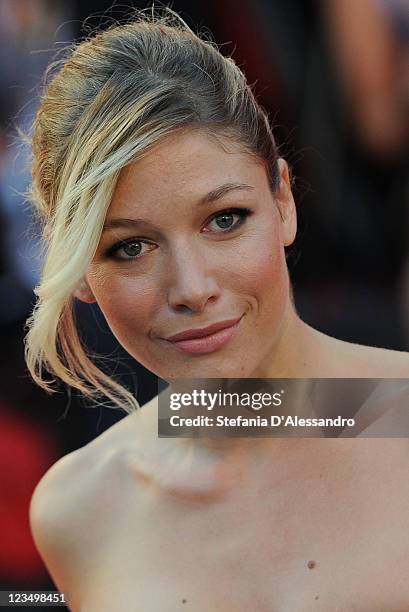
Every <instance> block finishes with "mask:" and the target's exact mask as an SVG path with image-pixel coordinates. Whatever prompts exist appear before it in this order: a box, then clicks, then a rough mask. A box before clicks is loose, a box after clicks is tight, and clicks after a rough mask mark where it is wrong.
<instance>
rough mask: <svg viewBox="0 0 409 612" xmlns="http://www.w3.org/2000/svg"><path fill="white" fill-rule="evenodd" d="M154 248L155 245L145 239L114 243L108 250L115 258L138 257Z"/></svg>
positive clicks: (129, 258)
mask: <svg viewBox="0 0 409 612" xmlns="http://www.w3.org/2000/svg"><path fill="white" fill-rule="evenodd" d="M149 247H150V248H149ZM153 248H155V245H153V244H150V243H148V242H144V241H143V240H127V241H121V242H119V243H117V244H114V246H113V247H111V248H110V249H109V250H108V255H111V256H112V257H114V259H122V260H131V259H138V258H139V257H140V256H141V255H143V254H144V253H145V252H147V251H150V250H152V249H153Z"/></svg>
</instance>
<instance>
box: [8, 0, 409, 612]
mask: <svg viewBox="0 0 409 612" xmlns="http://www.w3.org/2000/svg"><path fill="white" fill-rule="evenodd" d="M149 5H150V2H136V1H133V2H124V1H123V0H122V1H121V2H120V3H119V2H117V3H115V4H113V3H112V0H111V2H105V1H104V0H93V1H90V0H81V2H80V1H79V0H78V1H74V0H64V1H59V0H0V292H1V293H0V295H1V300H0V328H1V336H0V337H1V346H2V350H1V353H0V360H1V366H0V380H1V382H0V544H1V545H0V588H1V589H2V590H13V589H14V590H15V589H19V590H22V589H47V588H48V589H54V586H53V584H52V582H51V580H50V578H49V577H48V574H47V572H46V570H45V568H44V566H43V564H42V562H41V560H40V558H39V556H38V554H37V553H36V550H35V547H34V544H33V542H32V540H31V536H30V532H29V525H28V504H29V500H30V497H31V494H32V491H33V489H34V487H35V485H36V483H37V482H38V480H39V479H40V478H41V476H42V474H43V473H44V472H45V471H46V470H47V468H48V467H49V466H50V465H51V464H52V463H54V462H55V461H56V460H57V459H58V458H59V457H60V456H62V455H64V454H66V453H68V452H70V451H72V450H74V449H76V448H78V447H80V446H82V445H84V444H86V443H87V442H88V441H89V440H91V439H92V438H94V437H95V436H97V435H99V434H100V433H101V432H102V431H103V430H104V429H105V428H107V427H109V426H110V425H112V424H113V423H114V422H115V421H116V420H118V419H120V418H122V417H123V416H124V415H123V414H121V413H120V412H119V411H118V410H112V409H109V408H95V407H89V406H87V405H85V404H84V403H83V402H82V401H81V399H80V398H79V397H78V396H77V395H76V394H75V393H72V392H71V391H70V390H69V389H67V391H66V392H65V393H59V394H56V395H53V396H51V397H49V396H46V395H45V394H44V393H43V392H42V391H41V390H39V389H37V388H36V387H35V385H34V384H33V383H31V381H30V379H29V377H28V374H27V371H26V369H25V365H24V359H23V336H24V323H25V320H26V318H27V316H28V314H29V312H30V310H31V308H32V306H33V303H34V294H33V287H34V286H35V285H36V283H37V282H38V278H39V268H40V243H39V238H38V228H37V227H36V224H35V221H34V219H33V218H32V216H31V213H30V207H29V205H28V204H27V203H26V202H25V200H24V197H23V196H22V195H21V194H22V193H23V192H24V190H25V189H26V188H27V185H28V181H29V171H28V168H27V160H28V157H27V151H25V149H24V148H22V146H21V143H20V141H19V137H18V134H17V131H16V128H17V127H22V128H23V129H27V127H28V126H29V125H30V123H31V121H32V119H33V116H34V113H35V111H36V106H37V103H38V91H39V89H40V86H41V77H42V74H43V72H44V70H45V67H46V66H47V64H48V63H49V62H50V60H51V59H52V58H53V57H54V56H55V54H56V52H57V51H58V50H59V49H61V48H62V47H63V46H64V45H66V44H69V43H70V42H72V41H76V40H80V39H81V37H83V36H84V34H87V33H88V32H89V30H93V29H95V28H104V27H106V26H107V25H109V24H110V23H111V22H112V19H119V20H121V19H124V18H125V17H126V16H127V15H129V14H130V8H132V7H136V8H145V7H147V6H149ZM172 7H173V8H174V9H175V10H176V11H178V12H180V13H181V15H182V17H183V18H184V19H185V20H186V21H187V23H188V24H189V25H190V26H191V27H192V28H193V29H194V30H195V31H199V32H209V31H210V32H211V33H212V35H213V38H214V40H215V41H216V42H217V43H219V44H222V45H223V46H222V52H224V53H226V54H232V55H233V57H234V58H235V59H236V61H237V62H238V64H239V65H240V66H241V67H242V69H243V70H244V71H245V73H246V75H247V77H248V80H249V81H250V82H251V83H255V91H256V94H257V95H258V97H259V100H260V101H261V103H262V104H263V106H264V107H265V108H266V109H267V111H268V112H269V115H270V118H271V121H272V123H273V124H274V125H275V135H276V138H277V140H278V142H279V143H280V147H281V154H282V155H283V156H284V157H285V158H286V159H287V160H288V161H289V163H290V165H291V168H292V172H293V177H294V192H295V197H296V201H297V204H298V213H299V218H300V230H299V236H298V240H297V243H296V245H295V247H294V248H292V250H291V252H289V254H288V263H289V268H290V273H291V277H292V281H293V286H294V293H295V300H296V305H297V308H298V311H299V313H300V315H301V317H302V318H304V320H306V321H307V322H308V323H310V324H312V325H313V326H315V327H317V328H318V329H320V330H322V331H324V332H326V333H329V334H331V335H333V336H336V337H339V338H342V339H344V340H350V341H355V342H359V343H363V344H370V345H376V346H383V347H388V348H394V349H401V350H407V349H408V348H409V249H408V243H409V241H408V235H409V174H408V162H409V156H408V152H409V0H322V1H321V2H320V1H319V0H302V1H301V0H286V1H285V2H282V1H281V0H280V1H279V0H222V1H220V0H190V1H189V2H188V1H187V0H186V1H179V0H174V1H173V2H172ZM84 22H85V23H84ZM78 318H79V321H80V325H81V329H82V334H83V336H84V338H85V339H86V342H87V344H88V345H89V346H90V348H92V349H93V350H94V351H97V352H100V353H101V354H104V355H109V356H110V357H112V360H113V362H114V363H115V371H116V374H117V375H118V376H119V377H121V378H122V379H123V380H124V382H126V383H129V382H132V383H133V384H135V385H136V386H137V389H138V399H139V401H140V402H141V403H144V402H146V401H147V400H148V399H150V398H151V397H152V396H153V395H154V394H155V390H156V379H155V377H154V376H153V375H151V374H149V373H148V372H147V371H146V370H144V368H142V367H141V366H140V365H139V364H137V363H135V362H134V361H133V360H132V359H131V358H130V357H129V356H128V355H126V354H125V353H124V351H123V350H122V349H121V348H120V347H119V346H118V345H117V343H116V341H115V339H114V338H113V337H112V336H111V334H110V332H109V329H108V328H107V326H106V323H105V321H104V320H103V317H102V315H101V313H100V312H99V311H98V309H97V308H96V307H95V306H94V305H93V306H87V305H82V304H79V305H78ZM37 609H38V608H37Z"/></svg>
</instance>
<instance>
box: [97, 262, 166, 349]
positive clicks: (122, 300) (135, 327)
mask: <svg viewBox="0 0 409 612" xmlns="http://www.w3.org/2000/svg"><path fill="white" fill-rule="evenodd" d="M94 295H95V298H96V300H97V302H98V305H99V307H100V309H101V311H102V312H103V314H104V316H105V318H106V320H107V323H108V325H109V327H110V328H111V331H112V332H113V334H114V335H115V336H116V338H117V339H118V340H119V342H120V343H121V344H123V345H124V344H128V342H129V341H130V340H131V339H132V342H133V340H134V338H135V337H136V336H138V335H139V336H141V335H144V334H146V333H147V332H148V331H149V328H150V324H152V321H153V320H154V313H155V310H156V307H157V304H156V299H157V288H155V283H154V282H152V280H151V281H149V279H147V278H146V279H143V278H138V277H135V276H132V275H130V274H128V275H126V276H124V275H119V274H113V275H104V277H103V278H101V279H100V280H99V282H97V283H96V284H95V289H94Z"/></svg>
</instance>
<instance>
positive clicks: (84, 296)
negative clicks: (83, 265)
mask: <svg viewBox="0 0 409 612" xmlns="http://www.w3.org/2000/svg"><path fill="white" fill-rule="evenodd" d="M74 297H76V298H78V299H79V300H80V301H81V302H85V303H86V304H93V303H94V302H96V299H95V296H94V294H93V293H92V290H91V287H90V286H89V284H88V281H87V280H86V279H85V278H82V279H81V280H80V282H79V283H78V285H77V288H76V289H75V291H74Z"/></svg>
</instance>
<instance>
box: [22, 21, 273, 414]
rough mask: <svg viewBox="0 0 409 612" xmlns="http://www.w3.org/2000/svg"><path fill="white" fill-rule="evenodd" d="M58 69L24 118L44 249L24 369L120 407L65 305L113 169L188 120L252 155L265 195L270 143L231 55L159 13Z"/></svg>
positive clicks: (45, 383) (41, 380) (123, 395)
mask: <svg viewBox="0 0 409 612" xmlns="http://www.w3.org/2000/svg"><path fill="white" fill-rule="evenodd" d="M57 67H58V70H57V71H56V72H54V74H53V76H52V77H51V79H50V80H49V83H48V85H47V86H46V87H45V90H44V92H43V95H42V99H41V105H40V107H39V110H38V112H37V115H36V118H35V120H34V126H33V136H32V149H33V162H32V185H31V199H32V203H33V205H34V206H35V208H36V210H37V212H38V215H39V217H40V219H41V221H42V227H43V233H44V238H45V248H46V257H45V263H44V267H43V272H42V277H41V282H40V284H39V286H38V287H37V288H36V290H35V292H36V295H37V296H38V300H37V303H36V306H35V308H34V311H33V313H32V315H31V316H30V318H29V319H28V321H27V326H28V333H27V336H26V361H27V366H28V368H29V371H30V373H31V375H32V377H33V378H34V380H35V381H36V382H37V383H38V384H39V385H40V386H41V387H43V388H44V389H46V390H47V391H49V392H52V391H53V390H54V388H53V386H52V384H53V383H54V382H55V380H54V379H53V380H50V378H49V377H48V378H47V372H48V373H50V374H51V375H52V376H55V377H56V378H58V379H60V380H62V381H63V382H64V383H67V384H68V385H70V386H71V387H73V388H76V389H78V390H80V391H81V393H82V394H84V395H85V396H87V397H91V398H94V399H98V398H101V397H105V398H108V399H109V400H110V401H112V402H114V403H115V404H116V405H118V406H120V407H121V408H123V409H124V410H125V411H127V412H130V411H132V410H133V409H135V408H137V407H138V403H137V401H136V398H135V397H134V395H133V394H132V393H131V392H130V391H129V390H127V389H126V388H125V387H123V386H122V385H121V384H119V383H118V382H117V381H115V380H114V379H113V378H112V377H110V376H108V375H107V374H105V373H104V372H103V371H102V370H101V369H99V368H98V367H97V366H96V364H95V363H94V362H93V361H92V360H91V359H90V356H89V355H88V354H87V351H86V349H85V347H84V346H83V344H82V342H81V340H80V338H79V335H78V332H77V329H76V324H75V320H74V309H73V300H74V298H73V292H74V290H75V288H76V286H77V285H78V283H79V282H80V281H81V279H82V278H83V276H84V274H85V273H86V270H87V268H88V265H89V264H90V262H91V261H92V259H93V257H94V254H95V251H96V249H97V246H98V243H99V239H100V235H101V232H102V227H103V224H104V221H105V217H106V214H107V210H108V207H109V204H110V201H111V198H112V195H113V192H114V189H115V185H116V182H117V179H118V176H119V173H120V171H121V169H122V168H123V167H124V166H126V165H127V164H129V163H131V162H133V161H135V160H136V159H138V157H140V156H142V155H143V154H144V153H146V152H147V151H148V150H149V148H150V147H151V146H152V145H154V144H156V143H158V142H159V141H160V140H161V139H163V138H164V137H165V136H167V135H169V134H171V133H172V132H175V131H176V130H178V129H182V128H185V127H196V128H200V129H202V130H206V131H207V132H208V133H209V134H214V135H217V134H223V135H225V136H227V137H228V138H231V139H233V140H234V141H235V142H237V143H239V144H241V145H242V146H243V148H244V149H245V150H246V151H248V153H249V154H251V155H255V156H256V157H257V158H259V159H260V160H262V161H263V162H264V163H265V166H266V170H267V173H268V177H269V181H270V185H271V188H272V190H273V191H274V189H275V188H276V187H277V185H278V182H279V172H278V164H277V160H278V152H277V147H276V144H275V141H274V137H273V135H272V131H271V128H270V125H269V122H268V119H267V116H266V114H265V112H264V111H263V110H262V108H261V107H260V106H259V105H258V103H257V102H256V100H255V97H254V95H253V93H252V90H251V88H250V86H249V85H248V83H247V82H246V78H245V76H244V74H243V73H242V72H241V70H240V69H239V68H238V67H237V65H236V64H235V63H234V61H233V60H232V59H231V58H229V57H224V56H223V55H222V54H221V53H220V52H219V50H218V49H217V48H216V46H215V45H214V44H213V43H210V42H208V41H205V40H202V39H201V38H199V37H198V36H197V35H196V34H195V33H194V32H193V31H192V30H191V29H190V28H189V27H188V26H187V25H186V24H185V23H184V22H183V21H182V20H181V19H180V18H179V17H178V16H177V15H176V14H175V13H173V11H170V10H169V9H167V10H166V11H165V13H164V14H162V15H158V16H150V17H147V16H146V15H144V14H142V13H141V14H138V15H137V16H136V17H135V18H134V19H133V20H132V21H130V22H128V23H126V24H123V25H115V26H112V27H110V28H109V29H107V30H105V31H102V32H100V33H98V34H96V35H94V36H92V37H91V38H89V39H87V40H85V41H84V42H81V43H80V44H78V45H77V46H75V47H74V48H73V49H72V50H71V51H70V53H69V56H68V57H66V58H65V59H64V60H62V61H61V62H58V64H57Z"/></svg>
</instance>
